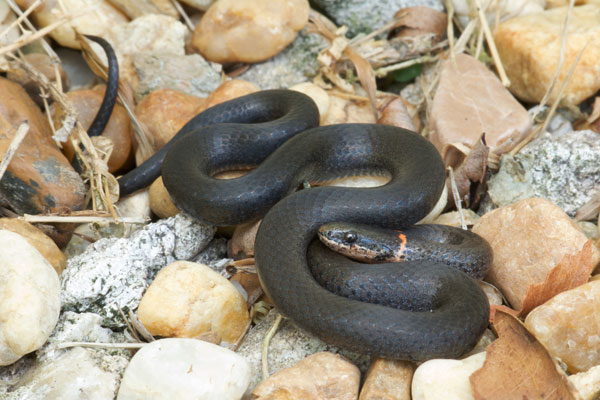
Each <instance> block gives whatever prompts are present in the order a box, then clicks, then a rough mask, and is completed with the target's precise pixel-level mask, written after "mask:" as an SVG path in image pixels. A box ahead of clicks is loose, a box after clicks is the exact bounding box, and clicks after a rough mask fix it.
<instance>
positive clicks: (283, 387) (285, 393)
mask: <svg viewBox="0 0 600 400" xmlns="http://www.w3.org/2000/svg"><path fill="white" fill-rule="evenodd" d="M359 383H360V371H359V370H358V368H357V367H356V366H355V365H353V364H352V363H350V362H348V361H345V360H344V359H342V357H340V356H339V355H336V354H333V353H328V352H321V353H315V354H312V355H310V356H308V357H306V358H305V359H304V360H302V361H300V362H298V363H297V364H296V365H294V366H293V367H290V368H286V369H282V370H281V371H278V372H276V373H274V374H273V375H271V376H270V377H268V378H267V379H266V380H264V381H263V382H262V383H261V384H260V385H258V386H257V387H256V388H255V389H254V390H253V391H252V395H253V396H254V398H255V399H256V400H284V399H285V400H296V399H298V400H300V399H302V400H355V399H356V398H357V396H358V385H359Z"/></svg>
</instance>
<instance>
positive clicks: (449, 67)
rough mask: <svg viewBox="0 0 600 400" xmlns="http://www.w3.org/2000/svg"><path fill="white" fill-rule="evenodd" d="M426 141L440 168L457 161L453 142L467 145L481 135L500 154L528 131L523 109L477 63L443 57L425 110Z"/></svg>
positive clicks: (461, 57) (466, 57)
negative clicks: (428, 126) (428, 109)
mask: <svg viewBox="0 0 600 400" xmlns="http://www.w3.org/2000/svg"><path fill="white" fill-rule="evenodd" d="M430 121H431V134H430V137H429V138H430V140H431V142H432V143H433V144H434V145H435V146H436V147H437V149H438V150H439V151H440V153H441V154H442V157H443V158H444V161H445V163H446V165H452V166H456V165H457V164H458V163H459V162H460V161H462V160H461V158H460V154H457V152H459V150H458V149H457V148H456V145H457V144H464V145H466V146H468V147H472V146H473V144H475V142H476V141H477V140H479V138H480V137H481V135H482V133H484V132H485V140H486V144H487V145H488V146H489V147H490V151H491V152H492V153H495V154H502V153H505V152H507V151H509V150H511V149H512V148H513V147H514V146H515V145H516V144H517V143H518V142H520V141H521V139H523V138H524V137H525V135H526V134H527V133H528V132H529V129H530V127H531V119H530V117H529V115H528V114H527V110H525V108H524V107H523V106H522V105H521V104H519V102H518V101H517V100H516V99H515V98H514V97H513V96H512V95H511V94H510V92H509V91H508V90H506V88H505V87H504V86H503V85H502V82H500V80H499V79H498V77H497V76H496V75H495V74H494V73H493V72H491V71H490V70H489V69H488V68H487V67H486V66H485V65H484V64H483V63H481V62H480V61H479V60H477V59H476V58H474V57H472V56H470V55H467V54H458V55H457V56H456V63H454V61H453V60H451V59H448V60H446V61H444V63H443V64H442V68H441V74H440V81H439V85H438V88H437V90H436V92H435V96H434V98H433V105H432V108H431V119H430Z"/></svg>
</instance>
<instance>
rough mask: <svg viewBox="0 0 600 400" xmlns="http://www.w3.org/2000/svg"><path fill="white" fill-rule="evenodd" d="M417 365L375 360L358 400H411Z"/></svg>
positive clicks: (405, 362)
mask: <svg viewBox="0 0 600 400" xmlns="http://www.w3.org/2000/svg"><path fill="white" fill-rule="evenodd" d="M414 372H415V365H414V364H413V363H411V362H409V361H396V360H386V359H384V358H377V359H375V360H373V362H372V364H371V366H370V367H369V371H367V375H366V377H365V383H364V384H363V386H362V389H361V390H360V396H359V398H358V400H411V395H410V386H411V382H412V378H413V373H414Z"/></svg>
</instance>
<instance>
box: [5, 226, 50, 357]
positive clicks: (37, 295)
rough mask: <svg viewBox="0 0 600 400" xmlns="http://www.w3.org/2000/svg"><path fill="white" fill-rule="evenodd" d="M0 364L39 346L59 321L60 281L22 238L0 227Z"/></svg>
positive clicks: (45, 261)
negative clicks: (0, 244)
mask: <svg viewBox="0 0 600 400" xmlns="http://www.w3.org/2000/svg"><path fill="white" fill-rule="evenodd" d="M0 243H2V246H0V366H2V365H9V364H12V363H13V362H15V361H17V360H18V359H19V358H21V357H22V356H24V355H25V354H28V353H31V352H32V351H35V350H37V349H39V348H40V347H41V346H42V345H43V344H44V343H45V342H46V340H47V339H48V337H49V336H50V333H51V332H52V329H54V326H55V325H56V322H57V321H58V314H59V311H60V282H59V280H58V275H57V274H56V271H55V270H54V268H53V267H52V265H50V263H49V262H48V261H47V260H46V259H45V258H44V257H43V256H42V254H41V253H40V252H39V251H37V249H36V248H35V247H33V246H32V245H31V244H29V242H27V240H25V238H24V237H22V236H21V235H19V234H17V233H14V232H11V231H8V230H0Z"/></svg>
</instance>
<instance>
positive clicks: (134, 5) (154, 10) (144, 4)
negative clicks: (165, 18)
mask: <svg viewBox="0 0 600 400" xmlns="http://www.w3.org/2000/svg"><path fill="white" fill-rule="evenodd" d="M111 3H112V4H113V5H115V6H116V7H117V8H118V9H119V10H121V11H122V12H123V13H124V14H125V15H127V16H128V17H129V18H131V19H135V18H137V17H141V16H142V15H146V14H166V15H169V16H171V17H173V18H177V17H179V13H178V12H177V9H176V8H175V6H174V5H173V3H171V2H170V1H169V0H111Z"/></svg>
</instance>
